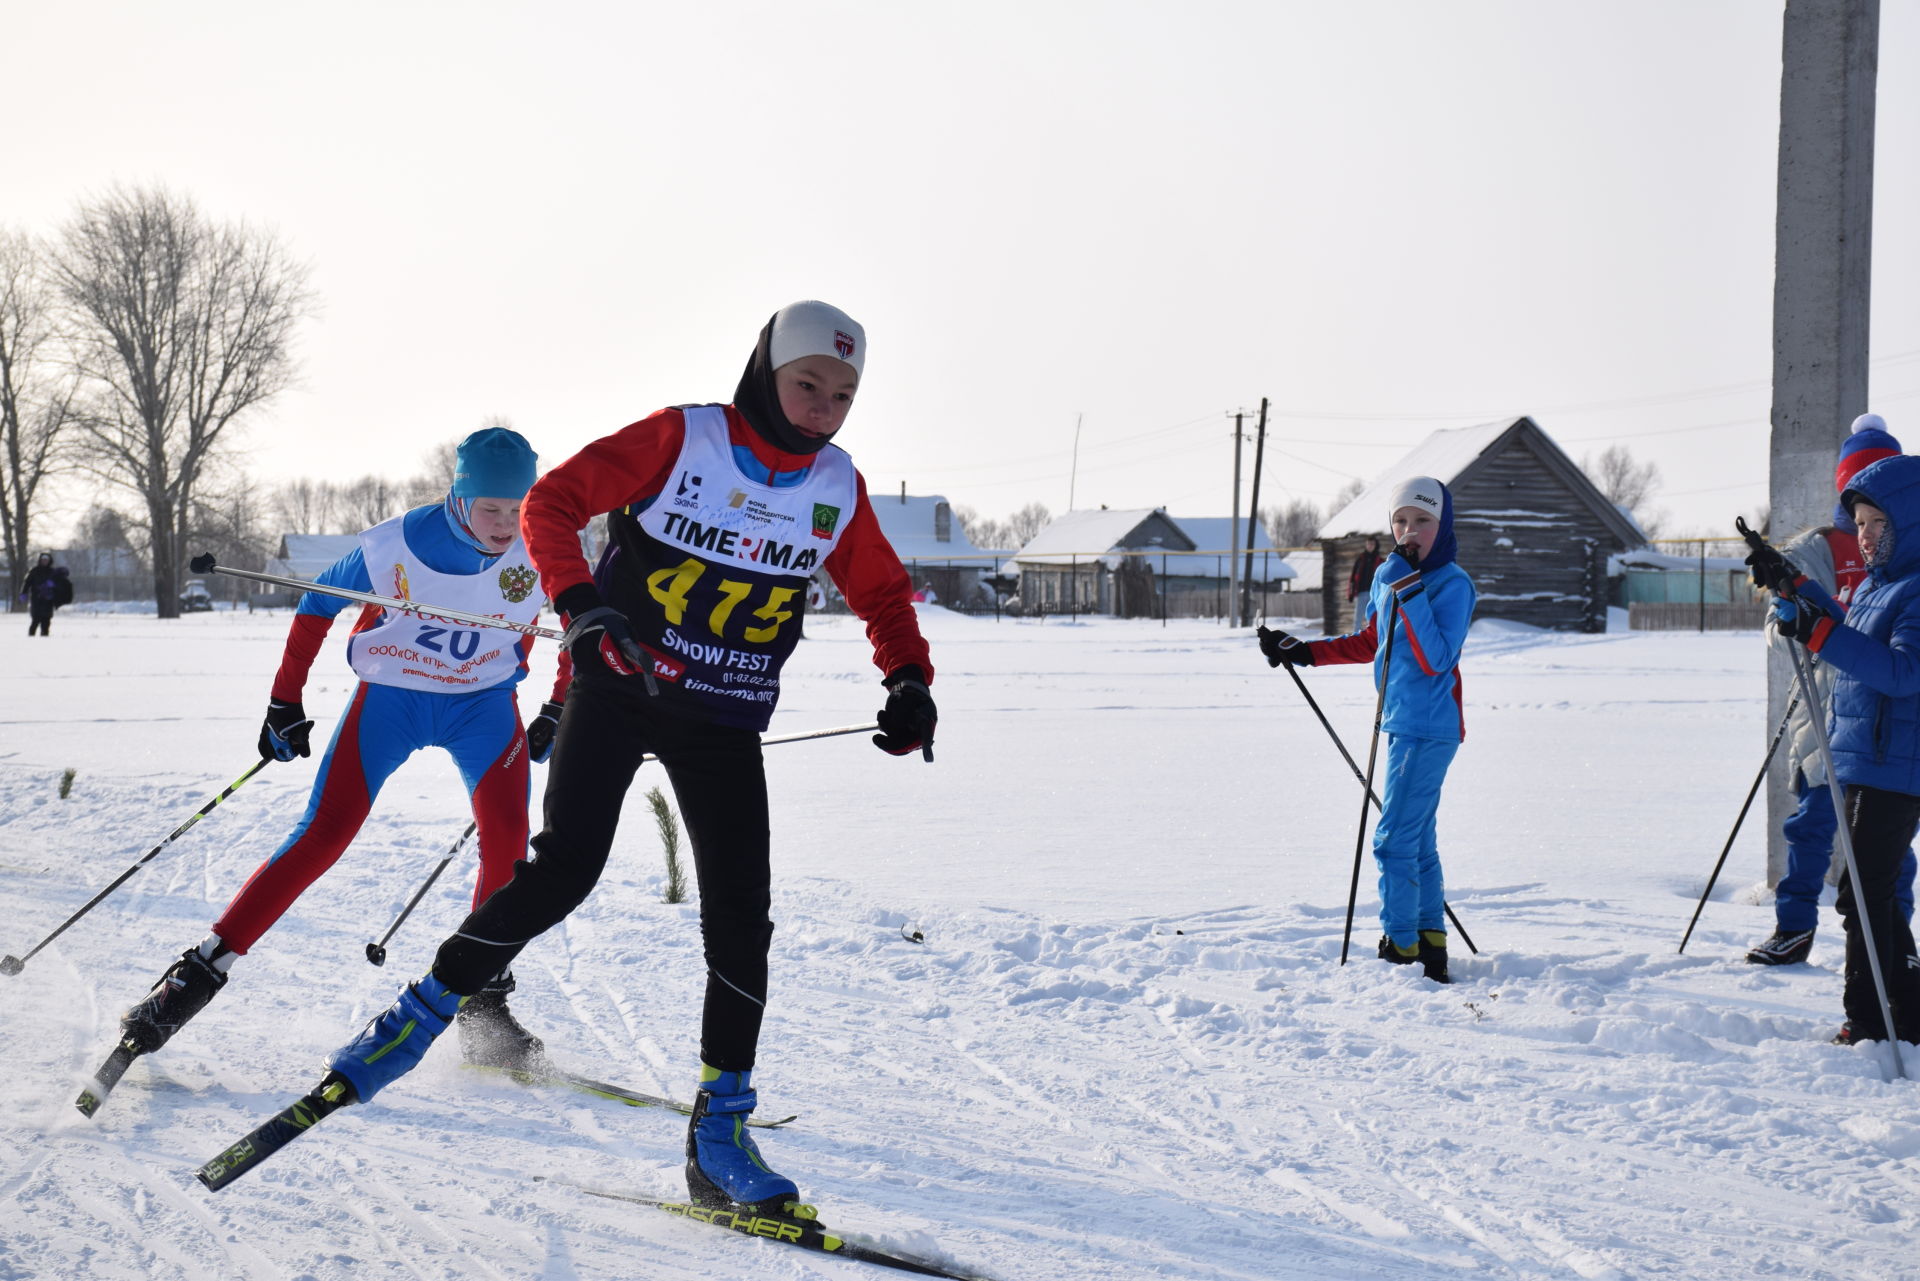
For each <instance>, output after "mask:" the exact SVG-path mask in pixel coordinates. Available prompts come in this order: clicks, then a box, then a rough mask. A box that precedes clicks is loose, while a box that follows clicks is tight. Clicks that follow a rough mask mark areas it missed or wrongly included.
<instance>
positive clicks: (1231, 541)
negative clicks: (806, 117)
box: [1172, 516, 1273, 552]
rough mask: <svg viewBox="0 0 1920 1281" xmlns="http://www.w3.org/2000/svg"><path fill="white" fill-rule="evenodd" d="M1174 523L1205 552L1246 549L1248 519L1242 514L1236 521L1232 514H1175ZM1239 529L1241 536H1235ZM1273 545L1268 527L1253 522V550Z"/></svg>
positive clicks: (1263, 549)
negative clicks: (1268, 533)
mask: <svg viewBox="0 0 1920 1281" xmlns="http://www.w3.org/2000/svg"><path fill="white" fill-rule="evenodd" d="M1172 520H1173V523H1174V524H1176V525H1178V526H1180V528H1181V529H1182V530H1184V531H1185V532H1186V535H1187V537H1188V538H1191V539H1192V540H1193V545H1194V547H1195V548H1196V549H1197V550H1199V551H1203V552H1224V551H1231V550H1233V548H1234V547H1236V546H1238V547H1240V550H1242V551H1245V550H1246V547H1245V546H1244V544H1245V543H1246V541H1247V519H1246V517H1244V516H1242V517H1241V518H1240V520H1239V521H1238V522H1237V523H1236V522H1235V521H1234V519H1233V517H1231V516H1175V517H1173V518H1172ZM1235 530H1238V531H1239V534H1240V537H1239V538H1238V539H1235V538H1234V531H1235ZM1272 546H1273V540H1272V539H1271V538H1269V537H1267V528H1266V526H1265V525H1263V524H1261V523H1260V522H1259V521H1255V522H1254V523H1253V550H1255V551H1257V552H1258V551H1265V550H1267V549H1268V548H1270V547H1272Z"/></svg>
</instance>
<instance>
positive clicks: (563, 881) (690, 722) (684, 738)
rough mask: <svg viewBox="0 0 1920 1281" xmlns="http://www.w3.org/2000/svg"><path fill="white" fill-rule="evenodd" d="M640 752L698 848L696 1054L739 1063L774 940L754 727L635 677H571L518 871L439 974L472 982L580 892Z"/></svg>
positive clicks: (761, 1006)
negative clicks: (535, 831) (700, 976)
mask: <svg viewBox="0 0 1920 1281" xmlns="http://www.w3.org/2000/svg"><path fill="white" fill-rule="evenodd" d="M649 752H651V753H653V754H654V755H656V756H658V757H659V758H660V763H661V765H662V766H663V767H664V768H665V769H666V772H667V778H668V780H669V781H670V782H671V783H672V784H673V793H674V799H675V800H676V801H678V802H679V806H680V817H681V821H682V823H683V824H684V826H685V828H686V833H687V838H688V843H689V844H690V845H691V846H692V848H693V866H694V875H695V877H696V878H697V881H698V885H699V890H700V934H701V939H702V942H703V944H704V947H705V951H706V961H707V992H706V1006H705V1009H704V1012H703V1016H702V1020H701V1025H700V1056H701V1058H702V1059H703V1060H704V1061H705V1062H706V1063H708V1064H709V1065H711V1066H713V1067H716V1068H719V1069H721V1070H722V1071H729V1072H744V1071H746V1070H747V1069H749V1068H751V1067H752V1066H753V1063H754V1051H755V1048H756V1046H757V1045H758V1044H759V1040H760V1020H761V1016H762V1014H763V1013H764V1012H765V1009H766V1001H767V949H768V946H769V945H770V944H771V942H772V940H773V922H772V921H771V920H770V919H769V917H768V912H769V910H770V908H771V906H772V894H771V881H772V877H771V873H770V870H769V867H768V851H769V845H770V837H769V825H768V818H767V777H766V769H765V766H764V763H763V761H762V759H761V756H760V736H759V735H758V734H756V733H754V732H753V731H752V730H747V729H737V728H734V727H731V726H725V725H714V724H711V723H709V722H707V721H702V720H696V719H693V718H690V717H686V716H678V715H675V714H673V713H670V712H666V711H662V710H661V709H660V706H659V704H658V703H657V702H656V701H655V700H653V699H651V698H649V697H648V695H647V692H646V688H645V686H644V685H643V684H642V683H641V682H640V681H639V680H638V679H636V678H627V677H619V676H614V675H613V674H612V673H607V674H606V675H604V676H601V675H600V674H599V673H595V674H593V675H592V676H583V677H577V678H575V680H574V683H573V686H572V688H571V689H570V690H569V691H568V694H567V701H566V707H565V710H564V711H563V712H562V713H561V716H560V728H559V730H558V732H557V733H556V734H555V736H554V742H553V758H552V760H551V761H550V762H549V764H548V766H547V790H546V796H545V798H544V800H543V802H542V806H543V813H544V816H545V825H544V827H543V828H542V830H541V832H540V834H539V835H537V836H535V837H534V838H533V840H532V842H531V845H532V851H531V853H529V854H528V856H527V857H526V858H525V859H523V860H522V861H521V862H520V863H518V864H517V865H516V866H515V868H514V874H513V879H512V880H511V881H509V882H507V884H506V885H504V886H502V887H501V888H500V889H499V890H498V891H496V892H495V893H494V895H493V897H492V898H489V899H488V900H487V901H486V902H485V903H483V904H481V905H480V906H479V907H477V908H475V909H474V911H473V913H472V914H471V915H470V916H468V917H467V919H466V920H465V921H464V922H462V923H461V926H460V928H459V930H458V932H456V933H455V934H454V935H453V937H452V938H450V939H448V940H447V941H446V942H445V943H443V944H442V945H441V947H440V952H439V955H438V956H437V957H436V958H435V959H434V963H433V973H434V977H436V978H438V979H439V980H440V981H441V982H442V983H444V984H446V985H447V987H448V988H449V989H450V990H452V991H454V992H458V993H460V994H461V995H463V996H464V995H471V994H472V993H475V992H478V991H479V990H480V989H481V987H483V986H484V985H485V984H486V983H487V981H488V980H489V979H491V978H493V977H494V976H495V975H496V974H499V973H500V972H501V971H503V970H505V969H506V968H507V966H508V965H509V964H511V963H512V961H513V958H514V957H515V956H517V955H519V953H520V949H521V948H523V947H525V946H526V945H527V944H528V943H529V942H531V941H532V940H533V939H534V938H535V937H537V936H539V935H540V934H542V933H544V932H546V931H547V930H549V929H551V928H553V927H554V926H555V925H557V924H559V923H560V922H561V921H563V920H565V919H566V917H567V914H568V913H570V912H572V911H573V909H574V908H576V907H578V906H579V905H580V904H581V902H583V901H584V900H585V899H586V897H587V895H588V893H589V892H591V891H592V889H593V887H594V885H595V883H596V882H598V881H599V879H600V873H601V871H602V870H603V869H604V868H605V867H606V865H607V855H608V852H609V851H610V850H611V849H612V847H613V837H614V832H615V829H616V828H618V826H619V823H620V808H621V802H622V801H624V800H625V798H626V794H627V789H628V787H629V786H630V785H631V784H632V782H633V776H634V772H635V771H636V770H638V769H639V767H640V758H641V757H642V756H643V755H645V754H647V753H649ZM649 826H650V825H649Z"/></svg>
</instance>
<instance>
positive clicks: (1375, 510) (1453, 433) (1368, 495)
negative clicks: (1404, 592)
mask: <svg viewBox="0 0 1920 1281" xmlns="http://www.w3.org/2000/svg"><path fill="white" fill-rule="evenodd" d="M1517 421H1518V419H1513V418H1503V419H1501V420H1500V421H1499V422H1497V423H1482V424H1480V425H1479V426H1478V427H1454V428H1451V429H1448V430H1445V431H1437V432H1434V433H1433V434H1432V435H1431V436H1428V437H1427V438H1426V439H1425V440H1423V441H1421V442H1420V443H1419V444H1418V445H1415V446H1414V447H1413V450H1412V451H1411V452H1410V453H1407V454H1403V455H1402V456H1401V457H1400V459H1399V461H1397V462H1395V463H1393V464H1392V465H1391V466H1389V467H1388V468H1387V469H1386V470H1385V471H1383V472H1381V473H1380V474H1379V475H1378V476H1375V477H1374V478H1373V483H1372V484H1371V485H1368V486H1367V487H1366V488H1365V489H1363V490H1361V491H1360V492H1359V493H1358V494H1356V495H1354V499H1353V501H1352V502H1350V503H1348V504H1347V505H1346V506H1345V507H1342V508H1341V509H1340V510H1339V511H1337V512H1335V513H1334V514H1333V515H1331V516H1329V517H1328V518H1327V523H1326V524H1324V525H1322V526H1321V527H1320V537H1322V538H1344V537H1345V536H1347V535H1348V534H1373V533H1378V532H1379V531H1381V530H1383V529H1385V528H1386V527H1387V526H1388V525H1389V524H1391V523H1392V516H1393V513H1392V512H1390V511H1388V510H1387V504H1388V503H1390V502H1392V501H1393V491H1394V490H1395V489H1397V488H1399V486H1400V482H1402V481H1404V480H1409V479H1411V478H1412V477H1415V476H1432V477H1434V478H1436V479H1437V480H1439V481H1440V482H1441V483H1442V484H1445V485H1451V484H1452V483H1453V481H1454V478H1455V477H1456V476H1458V475H1459V474H1460V473H1461V472H1463V471H1465V470H1466V468H1467V466H1468V464H1470V463H1472V462H1474V461H1476V460H1477V459H1478V458H1479V457H1480V455H1482V454H1484V453H1486V452H1487V448H1488V446H1490V445H1492V444H1493V442H1494V441H1496V440H1498V439H1500V437H1502V436H1504V435H1505V434H1506V433H1507V429H1508V428H1510V427H1512V426H1513V424H1514V423H1515V422H1517Z"/></svg>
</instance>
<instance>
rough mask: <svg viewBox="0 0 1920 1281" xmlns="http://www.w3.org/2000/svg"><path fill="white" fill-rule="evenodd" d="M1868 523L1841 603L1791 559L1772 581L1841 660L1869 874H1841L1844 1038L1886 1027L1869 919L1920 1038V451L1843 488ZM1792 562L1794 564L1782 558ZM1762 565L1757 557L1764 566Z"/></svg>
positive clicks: (1857, 847) (1846, 767)
mask: <svg viewBox="0 0 1920 1281" xmlns="http://www.w3.org/2000/svg"><path fill="white" fill-rule="evenodd" d="M1840 501H1841V502H1842V504H1844V505H1845V506H1846V508H1847V510H1848V511H1849V512H1851V513H1852V514H1853V519H1854V523H1855V524H1857V525H1858V526H1859V537H1860V550H1861V553H1862V555H1863V556H1864V558H1865V560H1866V563H1867V579H1866V582H1865V583H1863V584H1862V585H1861V586H1860V587H1859V588H1857V589H1856V590H1855V592H1854V596H1853V602H1852V604H1851V605H1850V606H1849V607H1848V608H1847V609H1846V610H1845V612H1844V616H1845V619H1846V621H1845V622H1841V621H1840V619H1841V617H1842V611H1841V610H1840V608H1839V607H1838V606H1837V605H1836V604H1834V603H1833V600H1832V598H1831V597H1829V596H1827V594H1826V593H1825V592H1824V591H1822V590H1821V589H1820V587H1819V585H1818V584H1817V583H1813V582H1812V581H1811V580H1809V579H1807V578H1806V577H1805V576H1804V575H1800V574H1798V572H1797V571H1795V570H1793V569H1792V568H1791V566H1789V565H1787V563H1786V562H1785V560H1784V559H1781V560H1780V561H1779V562H1778V564H1770V566H1769V567H1770V570H1771V576H1770V577H1769V580H1768V585H1769V586H1770V587H1772V588H1773V589H1774V590H1775V591H1776V592H1784V591H1787V590H1791V591H1792V592H1793V593H1794V595H1795V597H1796V598H1797V599H1795V600H1786V599H1781V600H1778V601H1776V602H1775V605H1774V617H1775V623H1776V626H1778V627H1779V628H1780V630H1781V631H1783V632H1786V633H1787V634H1788V635H1789V636H1791V637H1792V638H1793V639H1794V640H1796V641H1798V642H1799V643H1800V644H1802V645H1804V646H1806V648H1807V649H1808V651H1809V652H1811V653H1815V654H1818V655H1819V656H1820V657H1821V659H1822V660H1823V661H1825V662H1826V663H1828V664H1829V665H1830V666H1832V667H1833V668H1835V669H1836V670H1837V671H1838V672H1839V673H1840V675H1839V679H1838V680H1837V681H1836V682H1835V684H1834V691H1833V706H1832V708H1831V710H1830V713H1829V725H1830V727H1831V729H1830V733H1831V737H1832V740H1833V770H1834V777H1836V778H1837V779H1839V780H1840V782H1841V783H1842V784H1843V785H1844V786H1845V788H1846V801H1847V803H1846V809H1847V815H1846V818H1847V830H1848V831H1849V832H1850V833H1851V835H1852V838H1853V854H1854V861H1855V863H1856V864H1857V865H1858V869H1859V884H1857V885H1856V884H1854V881H1853V877H1852V875H1851V874H1849V875H1846V876H1844V877H1843V878H1842V879H1841V882H1840V895H1839V901H1838V903H1837V906H1838V908H1839V912H1840V919H1841V921H1842V922H1843V923H1844V925H1845V926H1846V932H1847V961H1846V978H1845V983H1846V987H1845V998H1844V1000H1845V1009H1846V1024H1845V1026H1843V1027H1842V1028H1841V1029H1840V1033H1839V1035H1838V1036H1836V1037H1835V1038H1834V1040H1835V1041H1836V1042H1838V1043H1840V1044H1843V1045H1850V1044H1855V1043H1857V1042H1861V1041H1877V1040H1881V1039H1884V1038H1885V1036H1886V1035H1887V1032H1888V1030H1889V1029H1887V1028H1886V1027H1885V1026H1884V1024H1883V1021H1882V1019H1881V1015H1880V1007H1879V1003H1878V1001H1877V1000H1876V999H1875V995H1874V990H1873V975H1872V971H1871V969H1870V968H1869V962H1868V960H1867V950H1866V940H1865V936H1864V934H1863V933H1862V930H1861V919H1862V918H1863V917H1864V918H1865V920H1866V921H1867V922H1868V923H1869V924H1870V925H1871V927H1872V933H1873V940H1874V946H1875V950H1876V951H1877V952H1878V953H1879V961H1880V972H1881V975H1882V976H1883V977H1884V978H1885V979H1886V983H1887V1003H1888V1005H1889V1006H1890V1007H1891V1010H1892V1014H1893V1024H1894V1026H1893V1028H1892V1029H1891V1030H1892V1032H1893V1033H1894V1035H1896V1036H1898V1037H1899V1038H1900V1039H1901V1040H1902V1041H1920V960H1917V959H1916V958H1915V957H1914V945H1913V934H1912V932H1911V931H1910V929H1909V928H1908V925H1907V921H1906V917H1905V916H1904V914H1903V913H1901V912H1900V911H1899V909H1898V908H1897V906H1896V904H1895V884H1896V881H1897V878H1898V874H1899V870H1900V863H1901V860H1902V858H1903V857H1904V856H1905V854H1906V850H1907V846H1908V844H1909V843H1910V842H1911V841H1912V840H1913V835H1914V828H1915V826H1916V824H1920V458H1914V457H1906V456H1902V457H1898V458H1887V459H1883V460H1882V461H1880V462H1877V463H1875V464H1873V465H1872V466H1871V467H1868V468H1867V469H1866V470H1865V471H1862V472H1861V473H1860V474H1859V475H1857V476H1855V477H1854V478H1853V481H1852V483H1851V485H1849V487H1848V488H1847V491H1846V493H1845V494H1843V495H1842V496H1841V500H1840ZM1783 567H1784V568H1783ZM1756 568H1758V566H1756Z"/></svg>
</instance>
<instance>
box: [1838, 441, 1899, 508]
mask: <svg viewBox="0 0 1920 1281" xmlns="http://www.w3.org/2000/svg"><path fill="white" fill-rule="evenodd" d="M1900 452H1901V450H1900V442H1899V441H1897V440H1895V439H1894V438H1893V436H1892V434H1891V433H1890V432H1888V431H1887V420H1886V419H1884V418H1882V417H1881V416H1880V415H1879V414H1861V415H1860V416H1859V417H1858V418H1856V419H1854V420H1853V430H1852V431H1851V432H1850V433H1848V435H1847V439H1846V442H1845V443H1844V444H1842V445H1841V446H1840V458H1839V461H1838V462H1836V463H1835V464H1834V465H1833V488H1834V492H1835V493H1838V494H1842V495H1844V494H1845V493H1846V492H1847V490H1848V488H1850V487H1851V484H1852V481H1853V478H1854V477H1855V476H1857V475H1859V474H1860V473H1861V472H1863V471H1865V470H1866V469H1867V468H1869V467H1871V466H1873V465H1874V464H1875V463H1877V462H1879V461H1880V460H1881V459H1883V458H1892V457H1894V456H1896V455H1897V454H1899V453H1900ZM1833 527H1834V528H1835V529H1838V530H1841V531H1843V532H1845V533H1849V534H1851V533H1854V532H1855V528H1854V523H1853V513H1852V512H1850V511H1848V510H1847V504H1846V502H1845V500H1844V498H1843V499H1842V501H1841V502H1839V503H1838V504H1836V505H1835V506H1834V509H1833Z"/></svg>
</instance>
